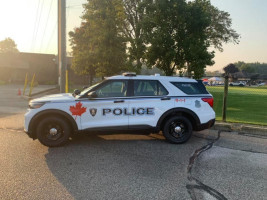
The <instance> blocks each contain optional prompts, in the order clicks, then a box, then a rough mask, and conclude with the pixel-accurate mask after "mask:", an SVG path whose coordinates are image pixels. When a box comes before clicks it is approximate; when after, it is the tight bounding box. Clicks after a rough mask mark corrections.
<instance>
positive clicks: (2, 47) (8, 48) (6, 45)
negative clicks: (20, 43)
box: [0, 38, 19, 53]
mask: <svg viewBox="0 0 267 200" xmlns="http://www.w3.org/2000/svg"><path fill="white" fill-rule="evenodd" d="M17 52H19V50H18V49H17V45H16V43H15V41H14V40H12V39H11V38H6V39H4V40H2V41H0V53H17Z"/></svg>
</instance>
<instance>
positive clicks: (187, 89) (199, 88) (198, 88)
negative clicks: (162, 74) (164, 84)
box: [172, 82, 209, 94]
mask: <svg viewBox="0 0 267 200" xmlns="http://www.w3.org/2000/svg"><path fill="white" fill-rule="evenodd" d="M172 84H173V85H174V86H176V87H177V88H178V89H180V90H181V91H183V92H184V93H185V94H209V93H208V91H207V90H206V88H205V86H204V85H203V83H201V82H197V83H192V82H172Z"/></svg>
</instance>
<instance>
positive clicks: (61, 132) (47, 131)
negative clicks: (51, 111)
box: [36, 117, 71, 147]
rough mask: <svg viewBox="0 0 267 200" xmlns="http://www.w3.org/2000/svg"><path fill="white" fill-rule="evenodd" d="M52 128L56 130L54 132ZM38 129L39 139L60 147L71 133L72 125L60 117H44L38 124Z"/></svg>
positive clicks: (48, 144)
mask: <svg viewBox="0 0 267 200" xmlns="http://www.w3.org/2000/svg"><path fill="white" fill-rule="evenodd" d="M52 129H53V130H52ZM51 130H52V131H54V133H53V134H52V133H51ZM55 130H56V131H55ZM36 131H37V138H38V140H39V141H40V142H41V143H42V144H43V145H45V146H48V147H58V146H62V145H64V144H66V143H67V142H68V141H69V138H70V135H71V127H70V126H69V125H68V123H67V122H66V121H65V120H63V119H62V118H59V117H47V118H44V119H42V120H41V121H40V122H39V124H38V125H37V129H36ZM55 132H56V133H55Z"/></svg>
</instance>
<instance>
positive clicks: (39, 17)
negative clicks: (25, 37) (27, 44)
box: [33, 0, 44, 43]
mask: <svg viewBox="0 0 267 200" xmlns="http://www.w3.org/2000/svg"><path fill="white" fill-rule="evenodd" d="M43 7H44V0H43V1H42V6H41V11H40V15H39V16H38V23H37V29H36V33H35V36H34V38H33V39H34V43H35V40H36V37H37V35H38V31H39V24H40V20H41V18H42V12H43Z"/></svg>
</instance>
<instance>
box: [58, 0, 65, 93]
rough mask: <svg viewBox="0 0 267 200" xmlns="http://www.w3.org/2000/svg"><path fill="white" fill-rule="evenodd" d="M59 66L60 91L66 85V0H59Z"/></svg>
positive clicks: (63, 91)
mask: <svg viewBox="0 0 267 200" xmlns="http://www.w3.org/2000/svg"><path fill="white" fill-rule="evenodd" d="M58 67H59V80H58V83H59V86H60V93H65V85H66V68H67V62H66V0H58Z"/></svg>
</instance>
